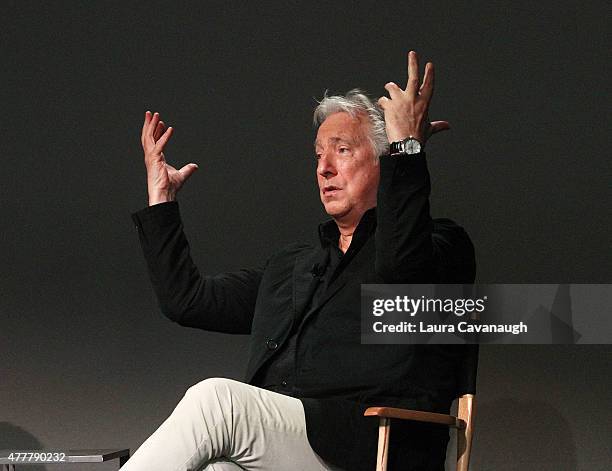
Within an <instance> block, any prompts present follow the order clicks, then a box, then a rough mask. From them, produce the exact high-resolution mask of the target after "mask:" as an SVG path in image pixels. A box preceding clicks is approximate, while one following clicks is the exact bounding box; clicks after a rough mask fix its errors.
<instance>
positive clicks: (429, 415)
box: [364, 344, 478, 471]
mask: <svg viewBox="0 0 612 471" xmlns="http://www.w3.org/2000/svg"><path fill="white" fill-rule="evenodd" d="M458 369H460V370H461V371H458V376H457V384H458V388H457V391H456V392H457V397H458V407H457V417H455V416H452V415H447V414H438V413H435V412H424V411H418V410H409V409H397V408H394V407H370V408H368V409H367V410H366V411H365V413H364V415H365V416H377V417H380V422H379V426H378V456H377V458H376V471H387V458H388V454H389V434H390V433H391V419H400V420H414V421H417V422H427V423H431V424H441V425H446V426H448V427H451V428H454V429H457V467H456V469H457V471H468V468H469V464H470V452H471V450H472V435H473V433H474V414H475V406H476V403H475V393H476V372H477V369H478V345H477V344H475V345H466V354H465V355H464V358H462V361H461V365H460V367H459V368H458Z"/></svg>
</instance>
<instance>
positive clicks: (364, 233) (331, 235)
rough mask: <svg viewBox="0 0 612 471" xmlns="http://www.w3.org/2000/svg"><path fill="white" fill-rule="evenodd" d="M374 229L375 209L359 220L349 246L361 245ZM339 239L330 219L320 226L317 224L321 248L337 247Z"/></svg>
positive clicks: (335, 225)
mask: <svg viewBox="0 0 612 471" xmlns="http://www.w3.org/2000/svg"><path fill="white" fill-rule="evenodd" d="M375 229H376V208H370V209H368V210H367V211H366V212H365V213H363V216H361V219H360V220H359V224H357V228H356V229H355V233H354V234H353V239H352V240H351V246H352V245H353V244H355V245H362V242H363V241H365V240H366V239H367V238H368V237H369V236H370V235H371V234H372V233H373V232H374V230H375ZM339 238H340V231H339V230H338V225H337V224H336V221H334V220H333V219H330V220H329V221H325V222H324V223H322V224H319V240H320V241H321V247H323V248H326V247H328V246H330V245H331V246H333V247H338V241H339Z"/></svg>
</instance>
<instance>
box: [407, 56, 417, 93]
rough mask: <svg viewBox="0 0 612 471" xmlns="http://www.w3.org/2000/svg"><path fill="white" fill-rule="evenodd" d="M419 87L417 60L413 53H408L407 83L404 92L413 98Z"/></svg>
mask: <svg viewBox="0 0 612 471" xmlns="http://www.w3.org/2000/svg"><path fill="white" fill-rule="evenodd" d="M418 87H419V58H418V56H417V53H416V52H415V51H410V52H409V53H408V82H407V83H406V92H407V93H408V95H409V96H415V95H416V94H417V89H418Z"/></svg>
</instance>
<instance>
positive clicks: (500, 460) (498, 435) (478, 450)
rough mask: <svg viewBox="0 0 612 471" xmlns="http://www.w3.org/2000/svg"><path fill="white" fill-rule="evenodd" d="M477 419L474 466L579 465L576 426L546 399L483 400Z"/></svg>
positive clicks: (504, 469)
mask: <svg viewBox="0 0 612 471" xmlns="http://www.w3.org/2000/svg"><path fill="white" fill-rule="evenodd" d="M475 419H476V421H475V430H476V435H475V437H474V444H473V446H474V448H473V450H472V464H471V466H470V468H471V469H473V470H474V471H485V470H496V471H510V470H513V471H514V470H517V469H537V470H538V471H553V470H554V471H565V470H567V471H576V470H577V469H578V467H577V466H578V465H577V462H576V444H575V442H574V438H573V435H572V427H571V425H570V423H569V422H568V421H567V420H565V418H564V417H563V415H562V414H561V413H560V412H559V411H558V410H557V409H555V408H553V407H551V405H550V404H548V403H546V402H542V401H519V400H516V399H512V398H507V399H499V400H496V401H494V402H483V403H482V404H477V406H476V417H475ZM453 451H454V449H453ZM451 469H452V468H451Z"/></svg>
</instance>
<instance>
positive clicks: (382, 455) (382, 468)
mask: <svg viewBox="0 0 612 471" xmlns="http://www.w3.org/2000/svg"><path fill="white" fill-rule="evenodd" d="M390 433H391V419H387V418H386V417H381V418H380V422H379V425H378V456H377V457H376V471H387V458H388V456H389V435H390Z"/></svg>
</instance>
